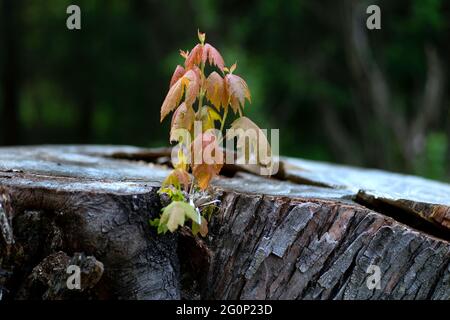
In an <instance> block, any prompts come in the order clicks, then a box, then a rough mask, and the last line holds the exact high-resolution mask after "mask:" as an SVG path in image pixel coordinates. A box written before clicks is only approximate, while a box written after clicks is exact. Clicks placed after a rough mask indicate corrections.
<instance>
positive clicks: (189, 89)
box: [183, 68, 200, 106]
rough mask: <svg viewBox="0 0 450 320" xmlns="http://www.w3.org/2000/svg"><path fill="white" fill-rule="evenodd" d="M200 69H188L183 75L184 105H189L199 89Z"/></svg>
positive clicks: (193, 100)
mask: <svg viewBox="0 0 450 320" xmlns="http://www.w3.org/2000/svg"><path fill="white" fill-rule="evenodd" d="M199 71H200V70H199V69H198V68H195V69H191V70H188V71H187V72H186V74H185V75H184V76H183V79H185V80H186V99H185V102H186V105H188V106H191V105H192V104H193V103H194V102H195V99H197V95H198V94H199V91H200V72H199Z"/></svg>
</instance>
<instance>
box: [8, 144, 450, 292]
mask: <svg viewBox="0 0 450 320" xmlns="http://www.w3.org/2000/svg"><path fill="white" fill-rule="evenodd" d="M169 154H170V150H167V149H156V150H155V149H151V150H148V149H140V148H135V147H121V146H40V147H15V148H13V147H11V148H0V204H1V206H0V227H1V228H0V230H1V233H2V235H3V237H2V238H3V239H1V241H0V296H2V297H3V299H10V300H11V299H180V298H185V299H198V298H204V299H450V243H449V239H450V233H449V230H448V229H449V224H448V221H449V212H450V209H449V207H450V205H449V202H448V201H449V200H448V194H450V186H448V185H445V184H439V183H436V182H432V181H427V180H425V179H420V178H415V177H408V176H401V175H396V174H390V173H386V172H379V171H376V172H375V171H370V170H363V169H355V168H349V167H341V166H333V165H328V164H321V163H315V162H310V161H304V160H299V159H283V162H282V165H281V168H282V170H281V171H280V172H279V174H278V175H277V178H278V179H267V178H262V177H258V176H255V175H254V174H251V173H248V172H249V170H248V168H240V167H239V166H230V167H228V168H226V170H225V171H226V172H227V175H228V177H225V176H223V177H220V178H219V179H216V180H215V181H214V183H213V188H212V191H213V192H214V193H215V195H217V196H218V197H219V198H220V199H221V201H222V202H221V205H220V208H219V210H218V211H217V212H216V213H215V214H214V215H213V217H212V220H211V221H210V225H209V227H210V230H209V231H210V232H209V235H208V236H207V237H206V238H204V239H201V238H198V237H193V236H191V235H190V233H189V232H188V230H187V228H183V229H181V230H180V232H177V233H176V234H167V235H164V236H161V235H159V236H158V235H156V233H155V231H154V230H153V229H152V228H151V227H149V224H148V220H149V219H151V218H154V217H156V216H157V215H159V212H160V209H161V203H160V199H159V196H158V194H157V192H156V191H157V189H158V186H159V184H160V182H161V181H162V179H164V177H165V176H166V175H167V173H168V168H167V167H165V166H162V165H161V164H164V163H167V159H168V156H169ZM250 171H251V170H250ZM230 176H232V177H230ZM69 265H77V266H79V267H80V269H81V279H82V285H81V290H69V289H68V288H67V285H66V282H67V278H68V277H69V276H70V274H67V267H68V266H69ZM374 267H379V271H380V273H379V275H380V278H379V279H380V281H379V283H378V284H379V285H378V284H377V283H374V282H373V281H374V273H373V268H374Z"/></svg>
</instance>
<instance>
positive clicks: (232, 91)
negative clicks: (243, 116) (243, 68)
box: [225, 74, 251, 113]
mask: <svg viewBox="0 0 450 320" xmlns="http://www.w3.org/2000/svg"><path fill="white" fill-rule="evenodd" d="M225 84H226V89H227V92H228V95H229V99H230V105H231V108H232V109H233V111H234V112H235V113H237V112H238V111H239V108H241V107H242V108H244V104H245V99H247V100H248V101H249V102H250V103H251V95H250V90H249V89H248V86H247V83H246V82H245V81H244V79H242V78H241V77H239V76H237V75H234V74H227V75H226V76H225Z"/></svg>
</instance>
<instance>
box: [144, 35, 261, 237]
mask: <svg viewBox="0 0 450 320" xmlns="http://www.w3.org/2000/svg"><path fill="white" fill-rule="evenodd" d="M198 39H199V43H198V44H197V45H196V46H195V47H194V48H193V49H192V50H191V51H182V50H180V55H181V57H182V58H183V59H184V65H183V66H181V65H178V66H177V67H176V68H175V71H174V72H173V75H172V78H171V80H170V84H169V92H168V93H167V96H166V98H165V99H164V102H163V104H162V106H161V122H162V121H163V120H164V119H165V118H166V117H167V116H168V115H169V113H171V112H173V114H172V121H171V128H170V138H169V140H170V142H177V143H178V145H177V147H176V148H174V150H175V153H176V157H175V158H176V159H175V160H173V161H172V164H173V167H174V168H173V170H172V172H171V173H170V174H169V175H168V176H167V178H166V179H165V180H164V181H163V183H162V186H161V188H160V190H159V194H160V195H161V197H162V198H165V199H166V201H165V202H167V203H165V204H166V206H165V207H164V208H163V209H162V214H161V216H160V217H159V218H156V219H154V220H152V221H151V222H150V223H151V225H153V226H155V227H157V229H158V233H165V232H167V231H171V232H174V231H175V230H177V229H178V227H179V226H183V225H184V223H185V222H186V220H190V221H191V230H192V233H193V234H194V235H196V234H198V233H199V234H200V235H202V236H206V234H207V233H208V219H209V217H210V215H211V212H212V210H211V208H212V206H214V205H215V203H217V202H218V200H212V201H209V200H210V198H211V197H210V198H208V189H209V185H210V182H211V180H212V179H213V178H214V177H216V176H217V175H219V173H220V170H221V169H222V167H223V163H224V153H225V151H224V149H222V148H220V147H219V145H220V144H221V142H222V140H223V139H222V132H223V130H224V125H225V121H226V119H227V117H228V115H229V109H230V108H231V110H232V111H233V113H234V115H235V116H238V119H237V120H235V121H234V122H233V123H232V125H231V128H232V129H236V130H237V135H239V134H241V133H242V132H244V133H242V134H245V130H254V131H256V133H257V135H255V136H254V137H253V138H252V139H251V140H252V141H251V143H250V144H252V143H253V145H255V144H256V143H261V141H264V145H265V146H266V147H268V142H267V139H266V137H265V136H264V134H262V132H261V130H260V129H259V128H258V126H257V125H256V124H254V123H253V122H252V121H251V120H250V119H248V118H247V117H245V116H243V109H244V106H245V103H246V101H248V102H250V103H251V95H250V90H249V88H248V86H247V83H246V82H245V81H244V79H242V78H241V77H239V76H238V75H236V74H234V72H235V70H236V68H237V64H236V63H235V64H233V65H232V66H231V67H229V68H228V67H226V66H225V62H224V60H223V58H222V56H221V54H220V53H219V51H218V50H217V49H216V48H214V47H213V46H212V45H211V44H209V43H205V40H206V35H205V34H204V33H201V32H198ZM207 64H209V65H210V66H211V67H212V68H215V69H216V70H214V71H212V72H211V73H210V74H209V75H208V76H206V75H205V66H206V65H207ZM196 102H197V103H196ZM239 132H241V133H239ZM235 136H236V133H232V134H228V130H227V135H226V138H227V139H228V138H231V139H232V138H234V137H235ZM244 140H245V139H244ZM237 147H238V148H239V147H240V146H239V142H238V146H237ZM241 147H242V145H241ZM266 149H270V147H268V148H266ZM206 151H209V156H205V153H206ZM248 152H250V151H249V150H247V151H246V152H245V153H246V154H247V155H248ZM205 199H207V200H206V201H205Z"/></svg>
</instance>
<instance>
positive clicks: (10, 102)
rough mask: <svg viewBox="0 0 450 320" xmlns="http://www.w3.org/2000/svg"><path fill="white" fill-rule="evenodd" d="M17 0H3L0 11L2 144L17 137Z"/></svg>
mask: <svg viewBox="0 0 450 320" xmlns="http://www.w3.org/2000/svg"><path fill="white" fill-rule="evenodd" d="M20 4H21V0H3V1H2V11H1V15H2V17H1V22H0V23H1V25H2V30H3V32H2V39H1V40H0V41H3V48H4V55H5V58H4V64H3V66H2V106H1V107H2V109H1V110H2V114H1V120H0V123H1V127H2V130H1V133H2V138H1V141H2V142H3V143H4V144H6V145H13V144H17V143H19V141H20V137H19V132H20V131H19V88H20V70H19V41H20V17H19V12H20V8H19V6H20Z"/></svg>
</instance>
